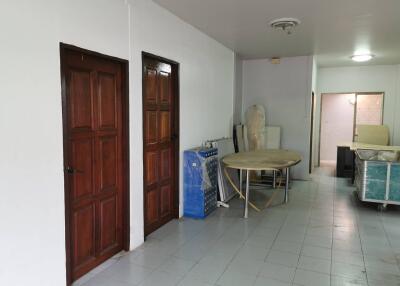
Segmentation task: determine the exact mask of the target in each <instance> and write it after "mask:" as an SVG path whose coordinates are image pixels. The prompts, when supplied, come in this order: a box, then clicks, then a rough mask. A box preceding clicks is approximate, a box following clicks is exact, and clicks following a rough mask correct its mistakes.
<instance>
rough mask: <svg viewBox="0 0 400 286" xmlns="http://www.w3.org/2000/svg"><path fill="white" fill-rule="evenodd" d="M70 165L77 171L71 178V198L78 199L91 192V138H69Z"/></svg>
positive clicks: (92, 189)
mask: <svg viewBox="0 0 400 286" xmlns="http://www.w3.org/2000/svg"><path fill="white" fill-rule="evenodd" d="M71 149H72V152H71V153H72V162H71V163H72V166H74V168H75V169H76V170H77V173H76V174H75V175H74V176H73V177H72V178H71V180H72V186H73V187H72V190H73V193H72V199H79V198H82V197H85V196H88V195H91V194H93V191H94V188H93V165H92V162H93V140H92V138H90V137H89V138H83V139H77V140H73V141H72V140H71Z"/></svg>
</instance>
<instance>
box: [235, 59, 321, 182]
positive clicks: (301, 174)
mask: <svg viewBox="0 0 400 286" xmlns="http://www.w3.org/2000/svg"><path fill="white" fill-rule="evenodd" d="M312 64H313V58H312V57H293V58H282V59H281V63H280V64H278V65H273V64H271V63H270V60H269V59H263V60H246V61H244V62H243V114H244V113H245V111H246V110H247V108H248V107H249V106H251V105H253V104H261V105H263V106H264V108H265V110H266V118H267V125H273V126H280V127H281V136H282V137H281V145H282V146H281V147H282V148H285V149H292V150H296V151H298V152H299V153H300V154H301V156H302V157H303V160H302V162H301V163H300V164H299V165H297V166H295V167H294V168H293V173H292V174H293V177H294V178H297V179H308V178H309V174H308V162H309V148H310V147H309V141H310V137H309V136H310V125H311V124H310V114H311V113H310V104H311V85H312V82H311V79H312V75H311V74H312Z"/></svg>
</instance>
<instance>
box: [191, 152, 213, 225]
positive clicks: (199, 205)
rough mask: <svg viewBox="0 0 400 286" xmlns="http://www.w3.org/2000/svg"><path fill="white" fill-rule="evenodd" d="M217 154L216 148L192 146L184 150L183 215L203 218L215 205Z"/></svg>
mask: <svg viewBox="0 0 400 286" xmlns="http://www.w3.org/2000/svg"><path fill="white" fill-rule="evenodd" d="M217 154H218V151H217V149H216V148H194V149H190V150H186V151H185V152H184V155H183V164H184V165H183V166H184V168H183V169H184V171H183V173H184V174H183V177H184V178H183V188H184V216H186V217H192V218H205V217H206V216H207V215H208V214H210V213H211V212H212V211H213V210H215V208H216V207H217V190H218V158H217Z"/></svg>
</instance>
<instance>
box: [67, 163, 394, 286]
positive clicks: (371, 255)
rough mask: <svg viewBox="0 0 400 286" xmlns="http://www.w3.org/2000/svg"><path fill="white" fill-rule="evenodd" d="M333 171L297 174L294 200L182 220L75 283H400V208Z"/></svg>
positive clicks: (123, 285) (374, 285) (236, 204)
mask: <svg viewBox="0 0 400 286" xmlns="http://www.w3.org/2000/svg"><path fill="white" fill-rule="evenodd" d="M330 173H331V172H330V170H329V169H318V170H317V174H315V175H313V179H312V181H294V182H293V185H292V188H291V190H290V196H289V203H288V204H287V205H279V206H275V207H272V208H270V209H268V210H264V211H262V212H260V213H256V212H254V211H250V214H249V219H247V220H244V219H243V218H242V214H243V210H242V202H241V201H239V200H237V199H236V200H234V201H232V202H231V207H230V208H229V209H223V208H219V209H218V210H217V211H215V212H214V213H213V214H212V215H211V216H210V217H208V218H207V219H205V220H191V219H186V218H184V219H181V220H174V221H172V222H170V223H168V224H167V225H166V226H164V227H162V228H161V229H159V230H158V231H156V232H155V233H153V234H151V235H150V236H149V237H148V239H147V241H146V242H145V244H144V245H142V246H141V247H139V248H138V249H136V250H134V251H132V252H130V253H128V254H125V255H121V256H120V257H118V258H113V259H111V260H110V261H108V262H106V263H105V264H103V265H102V266H100V267H99V268H97V269H95V270H93V271H92V272H91V273H89V274H88V275H87V276H85V277H83V278H82V279H81V280H79V281H77V283H75V284H74V285H85V286H94V285H97V286H105V285H108V286H111V285H113V286H128V285H163V286H164V285H165V286H168V285H180V286H183V285H190V286H207V285H220V286H235V285H238V286H239V285H240V286H244V285H257V286H261V285H268V286H285V285H304V286H317V285H318V286H325V285H332V286H339V285H347V286H351V285H370V286H381V285H387V286H392V285H393V286H394V285H400V268H399V267H400V266H399V265H400V221H399V218H400V208H397V207H394V206H389V207H388V209H387V211H386V212H378V211H377V209H376V206H375V205H370V204H364V203H361V202H359V201H358V199H357V198H356V197H355V195H354V193H353V191H354V188H353V187H350V186H348V182H347V180H344V179H339V178H335V177H331V176H329V175H328V174H330Z"/></svg>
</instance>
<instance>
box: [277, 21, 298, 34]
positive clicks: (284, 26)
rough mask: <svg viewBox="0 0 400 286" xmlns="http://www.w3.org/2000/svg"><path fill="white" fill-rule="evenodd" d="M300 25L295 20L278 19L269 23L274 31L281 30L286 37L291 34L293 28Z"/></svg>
mask: <svg viewBox="0 0 400 286" xmlns="http://www.w3.org/2000/svg"><path fill="white" fill-rule="evenodd" d="M299 24H300V20H299V19H296V18H279V19H275V20H273V21H271V22H269V25H270V26H271V27H272V28H273V29H276V30H282V31H284V32H286V33H287V34H288V35H290V34H292V30H293V28H295V27H296V26H298V25H299Z"/></svg>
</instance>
